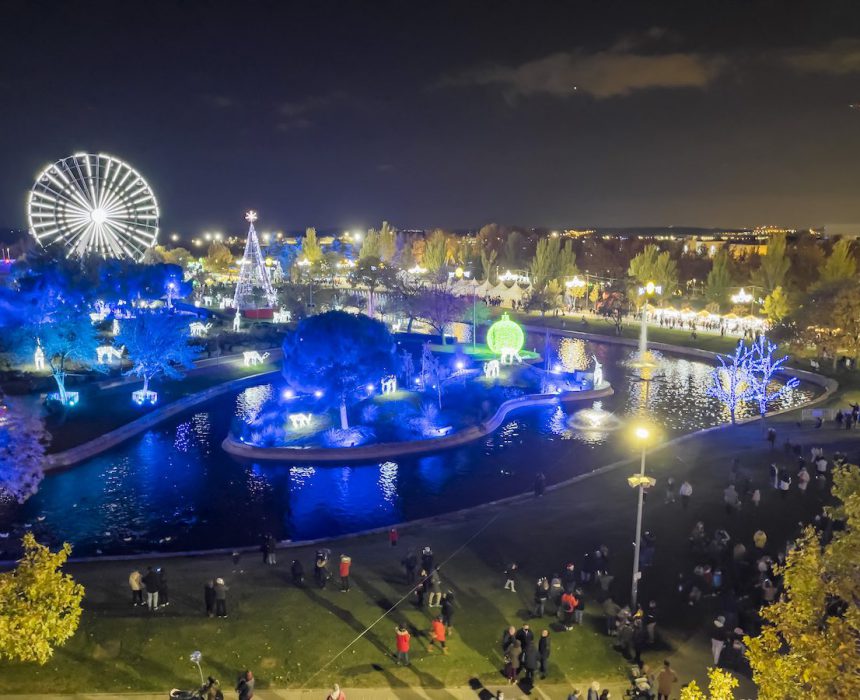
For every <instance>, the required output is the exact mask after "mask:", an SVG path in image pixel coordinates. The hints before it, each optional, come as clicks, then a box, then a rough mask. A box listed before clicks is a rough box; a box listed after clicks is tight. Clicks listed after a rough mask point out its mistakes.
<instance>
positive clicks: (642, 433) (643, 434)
mask: <svg viewBox="0 0 860 700" xmlns="http://www.w3.org/2000/svg"><path fill="white" fill-rule="evenodd" d="M634 432H635V435H636V438H637V439H639V440H647V439H648V437H649V436H650V435H651V433H649V432H648V428H643V427H641V426H640V427H638V428H636V430H635V431H634Z"/></svg>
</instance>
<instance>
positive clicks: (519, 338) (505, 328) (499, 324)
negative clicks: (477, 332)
mask: <svg viewBox="0 0 860 700" xmlns="http://www.w3.org/2000/svg"><path fill="white" fill-rule="evenodd" d="M525 342H526V336H525V334H524V333H523V329H522V328H520V326H519V324H517V323H514V322H513V321H511V319H510V318H508V315H507V314H502V317H501V318H500V319H499V320H498V321H496V322H495V323H494V324H493V325H492V326H490V329H489V330H488V331H487V347H489V348H490V350H491V351H492V352H494V353H495V354H496V355H515V356H519V353H520V350H522V349H523V345H524V344H525Z"/></svg>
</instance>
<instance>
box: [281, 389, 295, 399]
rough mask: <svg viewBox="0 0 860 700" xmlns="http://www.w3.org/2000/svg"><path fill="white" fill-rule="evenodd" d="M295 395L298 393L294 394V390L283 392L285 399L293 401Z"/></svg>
mask: <svg viewBox="0 0 860 700" xmlns="http://www.w3.org/2000/svg"><path fill="white" fill-rule="evenodd" d="M295 395H296V392H294V391H293V390H292V389H284V390H283V392H281V396H283V397H284V398H285V399H291V398H293V397H294V396H295Z"/></svg>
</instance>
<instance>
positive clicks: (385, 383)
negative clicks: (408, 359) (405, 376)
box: [380, 375, 397, 394]
mask: <svg viewBox="0 0 860 700" xmlns="http://www.w3.org/2000/svg"><path fill="white" fill-rule="evenodd" d="M380 384H381V385H382V393H383V394H393V393H395V392H396V391H397V377H395V376H394V375H391V376H390V377H384V378H383V379H382V381H381V382H380Z"/></svg>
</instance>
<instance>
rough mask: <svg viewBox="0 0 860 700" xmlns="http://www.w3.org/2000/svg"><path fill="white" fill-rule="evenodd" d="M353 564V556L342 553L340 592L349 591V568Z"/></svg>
mask: <svg viewBox="0 0 860 700" xmlns="http://www.w3.org/2000/svg"><path fill="white" fill-rule="evenodd" d="M350 566H352V557H348V556H347V555H346V554H341V555H340V592H341V593H348V592H349V568H350Z"/></svg>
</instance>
